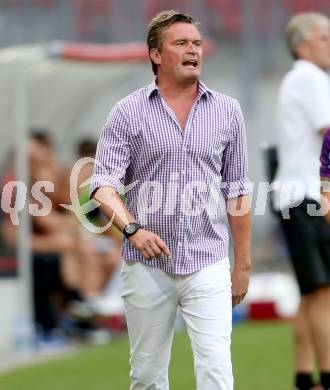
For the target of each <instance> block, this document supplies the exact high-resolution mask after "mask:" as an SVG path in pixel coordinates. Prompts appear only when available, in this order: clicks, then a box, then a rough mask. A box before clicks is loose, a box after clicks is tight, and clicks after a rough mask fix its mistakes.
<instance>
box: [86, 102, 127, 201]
mask: <svg viewBox="0 0 330 390" xmlns="http://www.w3.org/2000/svg"><path fill="white" fill-rule="evenodd" d="M129 139H130V138H129V124H128V120H127V117H126V115H125V113H124V112H123V109H122V108H121V107H120V105H119V104H116V105H115V106H114V107H113V109H112V110H111V112H110V114H109V116H108V118H107V120H106V122H105V125H104V126H103V129H102V132H101V136H100V139H99V141H98V144H97V150H96V156H95V164H94V172H93V176H92V180H91V185H90V196H91V197H92V196H93V194H94V193H95V191H96V190H97V189H98V188H100V187H112V188H114V189H115V190H116V191H117V192H118V193H120V192H122V190H123V185H124V181H125V174H126V169H127V167H128V166H129V163H130V147H129Z"/></svg>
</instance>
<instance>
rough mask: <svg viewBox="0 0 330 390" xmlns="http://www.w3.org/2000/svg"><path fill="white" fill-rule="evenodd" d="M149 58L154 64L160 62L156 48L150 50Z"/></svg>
mask: <svg viewBox="0 0 330 390" xmlns="http://www.w3.org/2000/svg"><path fill="white" fill-rule="evenodd" d="M150 58H151V60H152V62H153V63H154V64H156V65H159V64H160V63H161V62H162V60H161V57H160V54H159V51H158V49H156V48H154V49H151V50H150Z"/></svg>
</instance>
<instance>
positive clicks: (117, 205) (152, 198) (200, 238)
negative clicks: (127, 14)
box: [91, 11, 251, 390]
mask: <svg viewBox="0 0 330 390" xmlns="http://www.w3.org/2000/svg"><path fill="white" fill-rule="evenodd" d="M147 43H148V49H149V55H150V60H151V63H152V69H153V72H154V74H155V76H156V77H155V80H154V81H153V82H152V83H151V84H149V85H148V86H146V87H144V88H142V89H140V90H138V91H136V92H134V93H133V94H131V95H129V96H128V97H126V98H124V99H122V100H121V101H119V102H118V103H117V104H116V105H115V106H114V107H113V109H112V111H111V112H110V115H109V117H108V119H107V121H106V123H105V126H104V128H103V130H102V133H101V137H100V140H99V143H98V148H97V155H96V162H95V168H94V174H93V178H92V184H91V187H92V188H91V196H93V197H94V198H95V199H96V200H97V201H98V202H100V204H101V207H102V209H103V210H104V212H105V213H106V214H107V215H108V216H109V217H111V218H113V223H114V224H115V225H116V226H117V227H118V228H119V229H120V230H121V231H122V232H123V233H124V235H125V237H126V240H125V242H124V247H123V258H124V260H125V261H124V263H123V269H122V279H123V294H122V296H123V299H124V303H125V312H126V317H127V325H128V333H129V340H130V346H131V359H130V362H131V373H130V377H131V389H132V390H138V389H139V390H140V389H141V390H142V389H155V390H156V389H157V390H166V389H168V388H169V384H168V365H169V360H170V352H171V343H172V337H173V328H174V321H175V316H176V312H177V309H178V308H179V309H180V310H181V313H182V315H183V318H184V320H185V322H186V325H187V329H188V333H189V337H190V340H191V344H192V349H193V353H194V365H195V374H196V382H197V389H199V390H201V389H207V390H213V389H214V390H215V389H217V390H232V389H233V375H232V365H231V354H230V337H231V329H232V325H231V315H232V306H235V305H237V304H238V303H239V302H240V301H241V300H242V299H243V298H244V296H245V294H246V293H247V289H248V281H249V272H250V267H251V259H250V239H251V222H250V212H249V201H248V200H249V196H248V194H249V181H248V177H247V156H246V142H245V129H244V121H243V117H242V113H241V110H240V107H239V104H238V102H237V101H236V100H234V99H232V98H230V97H228V96H225V95H222V94H220V93H218V92H215V91H212V90H210V89H209V88H207V87H206V85H205V84H203V83H202V82H201V81H199V78H200V73H201V66H202V57H203V48H202V38H201V34H200V31H199V25H198V23H197V22H196V21H195V19H194V18H193V17H191V16H190V15H185V14H182V13H179V12H177V11H164V12H161V13H160V14H158V15H157V16H156V17H155V18H154V19H153V20H152V21H151V23H150V25H149V31H148V39H147ZM132 183H133V184H132ZM130 184H131V185H130ZM129 185H130V188H131V189H130V190H129V191H128V192H127V194H126V197H127V205H126V206H124V204H123V202H122V201H121V199H120V197H119V195H118V193H119V192H120V191H121V190H122V188H123V186H126V188H127V186H129ZM227 214H228V220H229V225H230V229H231V233H232V237H233V246H234V254H235V259H234V264H233V268H232V271H231V272H230V264H229V260H228V229H227Z"/></svg>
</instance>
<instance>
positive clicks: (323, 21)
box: [286, 12, 330, 59]
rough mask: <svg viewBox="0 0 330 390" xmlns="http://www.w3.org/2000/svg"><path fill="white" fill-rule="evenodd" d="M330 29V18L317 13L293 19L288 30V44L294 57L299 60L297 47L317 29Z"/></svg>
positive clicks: (302, 14)
mask: <svg viewBox="0 0 330 390" xmlns="http://www.w3.org/2000/svg"><path fill="white" fill-rule="evenodd" d="M323 26H324V27H329V28H330V21H329V18H328V17H327V16H325V15H323V14H319V13H316V12H306V13H300V14H297V15H295V16H293V17H292V18H291V20H290V21H289V23H288V25H287V28H286V43H287V46H288V49H289V51H290V53H291V54H292V56H293V57H294V58H295V59H297V58H298V55H297V52H296V49H297V46H298V45H299V44H300V43H302V42H305V41H306V40H307V39H308V38H309V34H310V33H311V31H312V30H313V29H314V28H315V27H323Z"/></svg>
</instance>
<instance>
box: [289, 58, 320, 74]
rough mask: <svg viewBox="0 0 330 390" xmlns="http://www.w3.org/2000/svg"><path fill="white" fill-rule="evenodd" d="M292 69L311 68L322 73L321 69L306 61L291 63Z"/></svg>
mask: <svg viewBox="0 0 330 390" xmlns="http://www.w3.org/2000/svg"><path fill="white" fill-rule="evenodd" d="M293 67H294V68H302V67H304V68H307V67H308V68H313V69H318V70H321V71H323V69H321V68H320V67H319V66H317V65H316V64H314V62H311V61H306V60H295V62H294V63H293ZM323 72H324V71H323Z"/></svg>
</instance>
